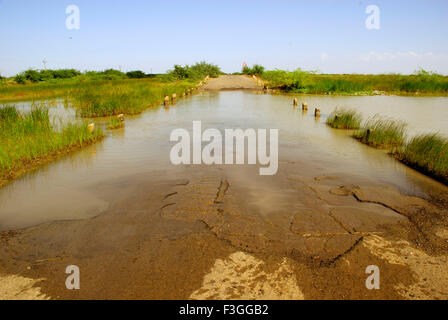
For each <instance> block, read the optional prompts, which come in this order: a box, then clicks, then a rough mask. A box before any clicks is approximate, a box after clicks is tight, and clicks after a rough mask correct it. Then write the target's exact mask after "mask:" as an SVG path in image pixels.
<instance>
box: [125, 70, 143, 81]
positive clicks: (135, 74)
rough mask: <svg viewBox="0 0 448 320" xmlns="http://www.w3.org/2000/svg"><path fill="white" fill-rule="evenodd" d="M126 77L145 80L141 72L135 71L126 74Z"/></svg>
mask: <svg viewBox="0 0 448 320" xmlns="http://www.w3.org/2000/svg"><path fill="white" fill-rule="evenodd" d="M126 76H127V77H128V78H130V79H141V78H145V77H146V74H145V73H144V72H143V71H140V70H136V71H129V72H127V73H126Z"/></svg>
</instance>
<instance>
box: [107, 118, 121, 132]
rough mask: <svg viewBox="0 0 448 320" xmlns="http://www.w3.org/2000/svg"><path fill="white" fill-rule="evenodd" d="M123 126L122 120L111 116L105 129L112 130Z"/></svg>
mask: <svg viewBox="0 0 448 320" xmlns="http://www.w3.org/2000/svg"><path fill="white" fill-rule="evenodd" d="M123 127H124V121H122V120H121V119H119V118H117V117H112V118H110V120H109V123H108V124H107V129H110V130H113V129H120V128H123Z"/></svg>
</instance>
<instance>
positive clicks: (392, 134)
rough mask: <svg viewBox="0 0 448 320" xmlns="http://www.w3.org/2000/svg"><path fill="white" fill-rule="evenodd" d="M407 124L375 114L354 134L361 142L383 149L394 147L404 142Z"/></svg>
mask: <svg viewBox="0 0 448 320" xmlns="http://www.w3.org/2000/svg"><path fill="white" fill-rule="evenodd" d="M406 127H407V124H406V123H405V122H404V121H398V120H394V119H390V118H385V117H381V116H379V115H375V116H374V117H372V118H370V119H369V120H368V121H367V122H366V123H365V124H364V126H363V127H362V128H361V129H360V130H359V131H358V132H356V133H355V134H354V137H355V138H357V139H359V140H360V141H361V142H363V143H365V144H367V145H369V146H372V147H375V148H382V149H392V148H395V147H399V146H401V145H403V144H404V142H405V139H406Z"/></svg>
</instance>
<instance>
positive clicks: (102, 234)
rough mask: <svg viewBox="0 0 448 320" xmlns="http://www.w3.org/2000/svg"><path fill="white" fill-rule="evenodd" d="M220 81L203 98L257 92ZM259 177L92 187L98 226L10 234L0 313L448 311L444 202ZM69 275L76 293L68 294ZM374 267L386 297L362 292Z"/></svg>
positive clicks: (338, 181) (126, 180)
mask: <svg viewBox="0 0 448 320" xmlns="http://www.w3.org/2000/svg"><path fill="white" fill-rule="evenodd" d="M229 77H230V78H229ZM220 79H223V80H222V81H223V82H222V83H219V82H216V81H221V80H219V79H218V80H216V79H215V81H214V79H211V80H209V83H208V84H207V86H209V88H210V87H212V88H213V87H215V88H217V87H221V88H227V89H230V87H231V86H232V85H234V86H242V85H246V84H242V82H244V83H246V82H247V81H249V82H250V83H251V85H253V84H255V86H256V82H255V81H254V80H252V79H250V78H247V77H244V76H243V77H238V79H240V80H241V81H240V80H238V84H229V81H230V82H232V80H231V79H235V77H234V76H225V77H221V78H220ZM247 86H248V87H249V84H247ZM250 170H254V171H256V170H257V169H256V168H253V167H250V168H248V167H247V166H241V167H239V169H235V168H232V170H229V169H228V168H226V167H225V166H185V167H183V168H182V170H181V172H179V174H177V173H176V177H175V178H173V177H172V175H169V174H168V173H167V172H164V171H160V172H149V173H147V174H146V175H145V174H139V175H135V176H125V177H121V178H113V179H114V180H111V181H110V182H109V183H107V184H101V185H97V186H92V192H93V190H94V191H95V193H96V194H97V195H99V196H100V197H101V193H102V192H104V194H112V193H113V194H116V198H115V199H114V201H113V203H112V204H111V205H110V207H109V209H108V210H107V212H105V213H104V214H101V215H100V216H97V217H94V218H89V219H80V220H71V221H54V222H50V223H46V224H42V225H38V226H34V227H31V228H27V229H23V230H14V231H13V230H11V231H5V232H0V299H447V298H448V286H447V284H448V195H446V194H441V195H437V196H436V195H434V197H431V198H428V199H422V198H418V197H415V196H412V195H407V194H403V193H401V192H400V191H399V190H397V189H396V188H394V187H393V186H389V185H378V184H377V183H374V182H372V181H366V180H365V179H360V178H359V177H356V176H346V175H344V176H339V175H333V174H331V175H329V174H325V172H323V170H322V169H321V168H316V167H315V166H313V164H312V163H300V162H293V161H290V162H287V163H282V166H281V167H280V169H279V171H278V173H277V174H276V175H275V176H271V177H261V176H259V175H257V174H256V173H254V174H250V173H251V172H250ZM248 176H250V177H251V178H250V179H249V178H248ZM254 177H255V178H254ZM69 265H76V266H78V267H79V269H80V272H81V274H80V276H81V278H80V279H81V281H80V285H81V289H80V290H68V289H67V288H66V286H65V281H66V278H67V276H68V275H67V274H66V273H65V270H66V267H67V266H69ZM369 265H376V266H378V268H379V270H380V289H379V290H368V289H367V288H366V286H365V282H366V278H367V277H368V275H367V274H366V271H365V270H366V267H367V266H369Z"/></svg>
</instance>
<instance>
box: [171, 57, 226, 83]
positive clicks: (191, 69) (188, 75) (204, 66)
mask: <svg viewBox="0 0 448 320" xmlns="http://www.w3.org/2000/svg"><path fill="white" fill-rule="evenodd" d="M221 74H222V72H221V70H220V69H219V67H218V66H216V65H213V64H210V63H207V62H205V61H202V62H199V63H196V64H194V65H192V66H189V65H186V66H185V67H182V66H180V65H177V64H176V65H174V69H173V70H171V71H169V72H168V76H169V78H171V79H174V80H182V79H192V80H199V79H203V78H205V77H206V76H209V77H212V78H216V77H218V76H219V75H221Z"/></svg>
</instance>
